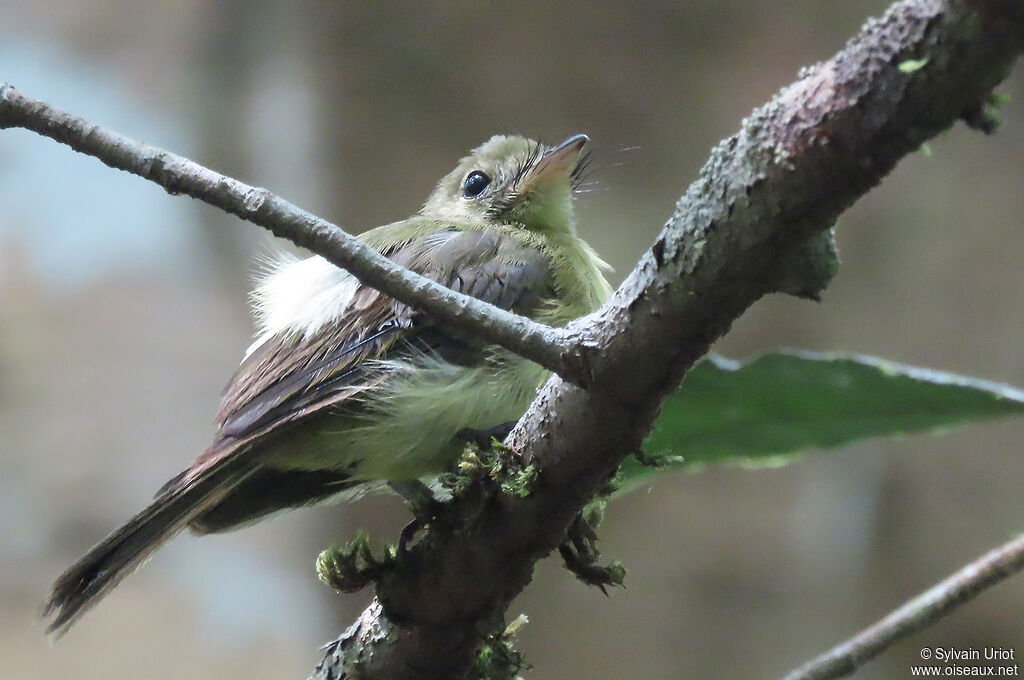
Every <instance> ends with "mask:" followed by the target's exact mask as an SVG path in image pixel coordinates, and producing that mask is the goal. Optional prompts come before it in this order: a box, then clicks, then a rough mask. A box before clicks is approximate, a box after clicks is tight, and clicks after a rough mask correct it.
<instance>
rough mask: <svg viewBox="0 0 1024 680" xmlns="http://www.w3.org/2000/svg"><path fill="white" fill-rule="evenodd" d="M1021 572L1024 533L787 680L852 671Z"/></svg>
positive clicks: (825, 679) (823, 677) (822, 677)
mask: <svg viewBox="0 0 1024 680" xmlns="http://www.w3.org/2000/svg"><path fill="white" fill-rule="evenodd" d="M1021 570H1024V536H1018V537H1017V538H1015V539H1014V540H1012V541H1010V542H1008V543H1005V544H1003V545H1001V546H999V547H998V548H996V549H994V550H991V551H989V552H987V553H985V554H984V555H982V556H981V557H979V558H978V559H976V560H974V561H973V562H971V563H970V564H968V565H967V566H965V567H964V568H963V569H961V570H960V571H958V572H956V573H955V574H953V575H952V576H950V577H949V578H946V579H945V580H943V581H941V582H940V583H937V584H935V585H934V586H932V587H931V588H929V589H928V590H927V591H925V592H923V593H921V594H920V595H918V596H917V597H915V598H914V599H913V600H910V601H909V602H907V603H906V604H904V605H903V606H902V607H900V608H899V609H896V610H895V611H893V612H891V613H890V614H888V615H887V616H886V617H885V618H883V619H881V620H880V621H878V622H877V623H875V624H874V625H872V626H870V627H869V628H865V629H864V630H862V631H861V632H860V633H857V635H855V636H853V637H852V638H850V639H849V640H846V641H845V642H842V643H840V644H838V645H836V646H835V647H833V648H832V649H830V650H829V651H827V652H825V653H824V654H822V655H821V656H819V657H817V658H815V659H812V660H811V661H808V662H807V663H806V664H804V665H803V666H801V667H800V668H797V669H796V670H794V671H791V672H790V673H788V674H787V675H786V676H785V677H784V678H783V679H782V680H829V679H830V678H841V677H844V676H847V675H851V674H853V673H854V672H855V671H856V670H857V669H858V668H860V667H861V666H863V665H864V664H865V663H867V662H868V661H870V660H871V659H873V658H875V657H876V656H878V655H879V654H881V653H882V652H884V651H885V650H886V649H888V648H889V647H891V646H892V645H893V644H895V643H896V642H898V641H899V640H901V639H903V638H905V637H907V636H908V635H910V634H912V633H916V632H917V631H919V630H921V629H922V628H925V627H926V626H928V625H929V624H932V623H934V622H935V621H937V620H939V619H940V618H942V617H943V616H945V615H946V614H948V613H949V612H951V611H953V610H954V609H956V608H957V607H959V606H960V605H962V604H964V603H965V602H968V601H970V600H973V599H974V598H975V597H977V596H978V595H980V594H981V593H982V592H984V591H985V590H987V589H988V588H991V587H992V586H994V585H996V584H997V583H1000V582H1002V581H1004V580H1006V579H1007V578H1009V577H1010V576H1013V575H1014V574H1016V573H1018V572H1020V571H1021Z"/></svg>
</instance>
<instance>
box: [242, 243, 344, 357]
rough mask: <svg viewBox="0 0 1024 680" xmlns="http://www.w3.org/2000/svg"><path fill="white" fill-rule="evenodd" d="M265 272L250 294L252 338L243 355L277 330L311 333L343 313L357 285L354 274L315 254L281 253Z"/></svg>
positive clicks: (247, 354)
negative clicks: (299, 256) (253, 324)
mask: <svg viewBox="0 0 1024 680" xmlns="http://www.w3.org/2000/svg"><path fill="white" fill-rule="evenodd" d="M265 272H266V273H265V274H264V275H263V277H262V279H261V280H260V281H259V283H258V284H257V285H256V288H255V289H254V290H253V292H252V295H251V299H252V311H253V316H254V318H255V320H256V341H255V342H253V344H252V345H250V346H249V349H247V350H246V351H245V356H246V357H248V356H249V355H250V354H252V353H253V351H255V350H256V348H257V347H259V346H260V345H262V344H263V343H264V342H266V340H267V339H268V338H270V337H272V336H274V335H276V334H278V333H281V332H291V333H295V334H302V335H303V336H305V337H307V338H308V337H309V336H311V335H313V334H314V333H316V332H317V331H318V330H320V329H321V328H323V327H324V326H325V325H327V324H328V323H331V322H332V321H334V320H335V319H338V318H340V317H341V316H343V315H344V314H345V312H346V311H347V310H348V306H349V305H350V304H351V302H352V297H353V296H354V295H355V293H356V289H358V288H359V281H358V280H357V279H356V277H354V276H352V275H351V274H349V273H348V272H347V271H345V270H344V269H339V268H338V267H336V266H334V265H333V264H331V263H330V262H328V261H327V260H325V259H324V258H322V257H320V256H319V255H314V256H313V257H308V258H306V259H298V258H296V257H295V256H294V255H290V254H281V255H279V256H277V257H276V258H275V261H271V262H268V263H266V268H265Z"/></svg>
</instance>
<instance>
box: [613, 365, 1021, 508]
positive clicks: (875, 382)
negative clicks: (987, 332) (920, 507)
mask: <svg viewBox="0 0 1024 680" xmlns="http://www.w3.org/2000/svg"><path fill="white" fill-rule="evenodd" d="M1019 413H1024V392H1022V391H1021V390H1017V389H1014V388H1012V387H1009V386H1007V385H1001V384H998V383H994V382H988V381H984V380H976V379H973V378H966V377H963V376H959V375H954V374H951V373H943V372H940V371H933V370H929V369H924V368H915V367H913V366H905V365H901V364H897V363H894V362H891V361H886V360H884V359H878V358H875V357H867V356H849V355H839V354H819V353H813V352H782V353H772V354H764V355H761V356H758V357H755V358H754V359H752V360H750V361H748V362H738V361H733V360H731V359H726V358H723V357H711V358H710V359H708V360H706V361H704V362H702V363H701V364H699V365H698V366H696V367H695V368H694V369H693V370H692V371H690V373H689V375H687V377H686V380H685V381H684V382H683V384H682V386H681V387H680V388H679V390H678V391H677V392H676V393H675V394H673V395H672V396H671V397H669V398H668V399H666V400H665V403H664V405H663V408H662V413H661V416H660V417H659V419H658V421H657V423H656V424H655V427H654V430H653V432H652V434H651V436H650V437H649V438H648V440H647V442H646V445H645V447H644V448H645V450H646V451H648V452H650V453H648V454H646V455H645V456H644V458H645V459H646V460H645V461H644V462H641V461H640V460H639V458H638V459H632V458H631V459H627V460H626V462H625V463H623V466H622V470H621V479H622V483H623V484H622V489H623V490H625V489H628V488H632V487H634V486H636V485H637V484H638V483H639V482H640V481H642V480H643V479H645V478H646V477H648V476H650V475H651V474H653V473H654V472H656V471H658V470H663V469H670V468H674V469H678V468H680V467H682V468H689V469H693V468H695V467H699V466H702V465H705V464H707V463H713V462H729V463H738V464H741V465H755V466H758V465H760V466H765V465H768V466H774V465H782V464H785V463H787V462H789V461H790V460H792V458H793V457H794V455H795V454H799V453H800V452H802V451H806V450H807V449H815V448H817V449H822V448H834V447H838V446H842V445H844V444H848V443H850V442H854V441H857V440H860V439H865V438H868V437H881V436H891V435H902V434H911V433H915V432H936V431H944V430H948V429H950V428H953V427H955V426H957V425H961V424H963V423H966V422H969V421H974V420H983V419H989V418H999V417H1003V416H1009V415H1016V414H1019ZM680 457H681V458H680ZM652 463H653V464H652ZM659 463H660V465H659Z"/></svg>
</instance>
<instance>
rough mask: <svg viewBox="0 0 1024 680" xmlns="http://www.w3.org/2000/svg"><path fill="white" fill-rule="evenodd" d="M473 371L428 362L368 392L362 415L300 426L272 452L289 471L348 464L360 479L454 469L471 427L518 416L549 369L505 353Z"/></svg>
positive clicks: (327, 417)
mask: <svg viewBox="0 0 1024 680" xmlns="http://www.w3.org/2000/svg"><path fill="white" fill-rule="evenodd" d="M492 359H493V360H492V361H488V362H487V363H486V365H484V366H480V367H472V368H467V367H463V366H456V365H453V364H449V363H447V362H443V361H441V360H439V359H434V358H426V359H421V360H420V361H419V362H417V364H416V365H415V366H411V367H408V370H402V371H399V372H396V374H395V376H394V377H392V378H389V379H388V380H386V381H384V382H383V383H382V384H381V386H380V387H378V388H374V389H373V390H372V391H370V392H368V393H364V394H363V396H362V400H361V402H360V403H359V408H358V412H357V413H353V412H350V411H348V410H341V411H339V412H337V413H334V414H330V415H324V416H320V417H317V418H316V419H315V420H314V421H311V422H308V423H302V424H299V425H297V426H296V427H295V428H294V429H293V430H292V431H291V432H290V433H287V434H284V435H283V436H281V437H280V438H279V439H278V441H277V442H274V443H273V445H272V446H273V450H272V451H268V454H269V455H268V463H269V464H270V465H271V466H273V467H278V468H287V469H304V470H323V469H343V470H346V471H347V472H349V473H350V474H351V475H352V477H353V479H365V480H393V481H400V480H410V479H417V478H419V477H422V476H424V475H431V474H437V473H440V472H444V471H445V470H447V469H449V468H450V467H451V465H452V464H454V461H455V460H456V459H457V458H458V456H459V453H460V452H461V450H462V447H463V444H462V443H461V442H460V441H458V440H456V439H455V435H456V433H458V432H459V430H461V429H463V428H472V429H486V428H491V427H494V426H496V425H500V424H502V423H505V422H508V421H514V420H518V419H519V417H520V416H521V415H522V413H523V411H525V410H526V407H527V406H529V404H530V401H531V400H532V399H533V396H534V394H535V393H536V390H537V388H538V387H539V385H540V384H541V381H542V380H544V377H545V376H546V375H547V372H546V371H545V370H544V369H542V368H540V367H539V366H537V365H535V364H533V363H530V362H528V361H526V360H524V359H521V358H519V357H512V356H508V355H497V356H496V357H492Z"/></svg>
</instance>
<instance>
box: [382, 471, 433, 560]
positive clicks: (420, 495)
mask: <svg viewBox="0 0 1024 680" xmlns="http://www.w3.org/2000/svg"><path fill="white" fill-rule="evenodd" d="M388 486H390V487H391V490H392V491H394V492H395V493H397V494H398V495H399V496H401V497H402V498H404V499H405V502H406V503H408V504H409V509H411V510H412V515H413V517H412V520H410V521H409V523H408V524H406V525H405V526H404V527H403V528H402V533H401V534H400V535H399V538H398V552H399V553H405V552H407V551H408V549H409V546H410V545H412V542H413V539H414V538H416V534H418V533H419V532H420V531H422V530H423V529H424V528H426V527H427V526H428V525H429V524H430V523H431V522H433V521H435V520H436V519H437V518H438V517H439V516H440V514H441V511H442V510H443V508H444V504H443V503H441V501H439V500H437V499H436V498H435V497H434V493H433V492H432V491H431V490H430V487H428V486H427V485H426V484H424V483H423V482H421V481H419V480H418V479H414V480H412V481H406V482H388Z"/></svg>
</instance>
